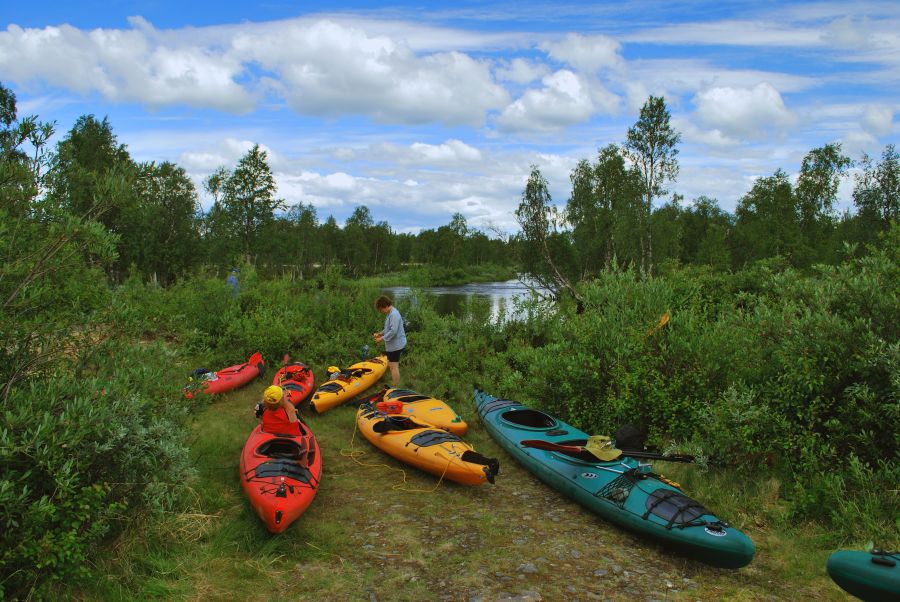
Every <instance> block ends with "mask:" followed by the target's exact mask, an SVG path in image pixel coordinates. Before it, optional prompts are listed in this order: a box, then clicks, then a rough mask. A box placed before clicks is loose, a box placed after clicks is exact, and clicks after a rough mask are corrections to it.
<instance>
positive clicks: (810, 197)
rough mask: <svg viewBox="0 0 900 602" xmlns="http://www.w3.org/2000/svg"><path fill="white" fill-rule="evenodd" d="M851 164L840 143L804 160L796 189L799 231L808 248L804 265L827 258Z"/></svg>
mask: <svg viewBox="0 0 900 602" xmlns="http://www.w3.org/2000/svg"><path fill="white" fill-rule="evenodd" d="M852 163H853V162H852V161H851V160H850V159H849V157H846V156H844V155H843V154H841V145H840V144H837V143H835V144H826V145H825V146H822V147H820V148H815V149H813V150H811V151H810V152H809V153H807V155H806V156H805V157H804V158H803V164H802V165H801V167H800V175H799V177H798V178H797V187H796V189H795V195H796V198H797V209H798V211H799V215H800V230H801V232H802V234H803V238H804V242H805V244H806V255H807V258H806V260H805V261H804V262H803V263H806V264H809V263H812V262H813V261H816V260H818V259H821V258H822V257H823V256H824V252H825V250H826V249H825V246H826V245H827V244H828V243H829V241H830V236H829V234H830V231H831V229H832V228H833V210H834V202H835V200H836V199H837V192H838V186H839V185H840V181H841V178H842V177H843V176H844V175H845V174H846V173H847V169H848V168H849V167H850V166H851V165H852Z"/></svg>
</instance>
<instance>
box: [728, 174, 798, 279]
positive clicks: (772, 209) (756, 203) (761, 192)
mask: <svg viewBox="0 0 900 602" xmlns="http://www.w3.org/2000/svg"><path fill="white" fill-rule="evenodd" d="M735 215H736V216H737V222H736V223H735V239H736V244H735V257H734V260H735V261H736V262H737V264H738V265H737V267H740V266H741V264H746V263H749V262H752V261H756V260H758V259H763V258H766V257H772V256H773V255H783V256H785V257H788V258H789V259H790V260H791V261H792V262H793V263H794V264H796V263H797V251H798V249H799V248H800V245H801V236H802V235H801V231H800V219H799V212H798V210H797V203H796V199H795V197H794V192H793V189H792V187H791V182H790V180H789V179H788V176H787V174H786V173H785V172H783V171H782V170H780V169H779V170H777V171H776V172H775V174H774V175H772V176H770V177H768V178H760V179H758V180H757V181H756V182H754V184H753V188H751V189H750V191H749V192H748V193H747V194H745V195H744V196H743V197H742V198H741V200H740V202H739V203H738V206H737V208H736V209H735Z"/></svg>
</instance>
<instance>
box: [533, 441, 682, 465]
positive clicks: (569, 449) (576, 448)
mask: <svg viewBox="0 0 900 602" xmlns="http://www.w3.org/2000/svg"><path fill="white" fill-rule="evenodd" d="M521 445H522V447H534V448H537V449H543V450H547V451H558V452H563V453H569V454H580V453H584V452H587V451H588V450H587V449H586V448H585V447H584V446H581V445H562V444H560V443H553V442H552V441H542V440H540V439H526V440H524V441H522V442H521ZM588 453H590V452H588ZM622 455H623V456H628V457H631V458H640V459H648V460H664V461H668V462H693V461H694V456H689V455H686V454H674V455H671V456H666V455H664V454H656V453H653V452H640V451H625V450H622Z"/></svg>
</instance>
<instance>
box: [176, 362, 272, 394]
mask: <svg viewBox="0 0 900 602" xmlns="http://www.w3.org/2000/svg"><path fill="white" fill-rule="evenodd" d="M265 371H266V363H265V362H264V361H263V357H262V354H261V353H258V352H257V353H254V354H253V355H251V356H250V359H248V360H247V361H246V362H244V363H243V364H235V365H234V366H228V367H227V368H222V369H221V370H219V371H218V372H216V379H215V380H210V381H207V382H206V383H205V384H204V385H202V388H200V389H199V390H197V391H194V392H193V393H192V392H191V391H185V393H184V396H185V397H187V398H188V399H191V398H193V396H194V394H196V393H198V392H199V393H203V394H205V395H216V394H218V393H226V392H228V391H232V390H234V389H237V388H238V387H243V386H244V385H246V384H247V383H248V382H250V381H251V380H253V379H254V378H256V377H257V376H259V375H261V374H262V373H263V372H265Z"/></svg>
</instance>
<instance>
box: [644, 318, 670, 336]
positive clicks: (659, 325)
mask: <svg viewBox="0 0 900 602" xmlns="http://www.w3.org/2000/svg"><path fill="white" fill-rule="evenodd" d="M670 317H671V316H670V314H669V312H666V313H664V314H663V315H662V317H660V319H659V322H657V323H656V324H655V325H654V326H653V328H651V329H650V330H648V331H647V336H648V337H649V336H650V335H652V334H653V333H655V332H657V331H658V330H660V329H661V328H663V327H664V326H665V325H666V324H668V323H669V318H670Z"/></svg>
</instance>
